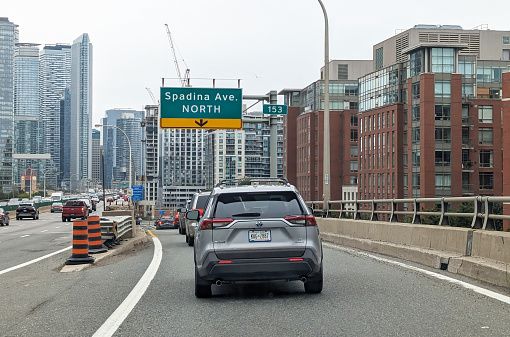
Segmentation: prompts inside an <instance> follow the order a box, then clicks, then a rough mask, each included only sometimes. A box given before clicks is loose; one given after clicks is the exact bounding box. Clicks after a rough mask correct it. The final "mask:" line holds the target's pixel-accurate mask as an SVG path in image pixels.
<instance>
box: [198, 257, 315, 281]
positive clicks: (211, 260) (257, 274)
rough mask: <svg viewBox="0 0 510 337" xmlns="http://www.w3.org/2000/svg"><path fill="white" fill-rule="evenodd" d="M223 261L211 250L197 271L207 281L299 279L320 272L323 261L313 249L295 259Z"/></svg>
mask: <svg viewBox="0 0 510 337" xmlns="http://www.w3.org/2000/svg"><path fill="white" fill-rule="evenodd" d="M229 261H231V262H229V263H220V260H219V259H218V258H217V256H216V254H215V253H214V252H210V253H209V254H208V255H207V257H206V259H205V261H204V263H203V264H202V267H201V268H198V274H199V275H200V277H202V278H203V279H205V280H208V281H215V280H222V281H231V282H235V281H269V280H299V279H301V278H302V277H312V276H315V275H317V273H319V271H320V265H321V261H320V260H319V259H318V258H317V256H316V255H315V254H314V253H313V252H312V251H311V250H310V249H307V250H305V253H304V254H303V255H302V256H296V257H295V258H292V259H291V258H263V259H237V260H229Z"/></svg>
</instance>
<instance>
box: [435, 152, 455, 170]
mask: <svg viewBox="0 0 510 337" xmlns="http://www.w3.org/2000/svg"><path fill="white" fill-rule="evenodd" d="M450 163H451V151H445V150H436V166H450Z"/></svg>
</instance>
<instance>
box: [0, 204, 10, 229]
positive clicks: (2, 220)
mask: <svg viewBox="0 0 510 337" xmlns="http://www.w3.org/2000/svg"><path fill="white" fill-rule="evenodd" d="M0 225H1V226H4V225H5V226H9V212H7V211H6V210H4V209H3V208H0Z"/></svg>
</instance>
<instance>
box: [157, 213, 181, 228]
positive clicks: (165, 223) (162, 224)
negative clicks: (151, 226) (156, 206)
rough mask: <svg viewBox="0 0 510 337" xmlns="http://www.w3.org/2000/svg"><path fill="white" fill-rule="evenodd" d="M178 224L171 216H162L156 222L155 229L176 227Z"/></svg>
mask: <svg viewBox="0 0 510 337" xmlns="http://www.w3.org/2000/svg"><path fill="white" fill-rule="evenodd" d="M178 226H179V224H178V223H176V222H175V218H174V217H173V216H163V217H161V219H159V220H158V221H157V222H156V229H164V228H177V227H178Z"/></svg>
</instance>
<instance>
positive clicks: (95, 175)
mask: <svg viewBox="0 0 510 337" xmlns="http://www.w3.org/2000/svg"><path fill="white" fill-rule="evenodd" d="M100 174H101V132H100V131H99V130H96V129H93V130H92V183H93V185H94V186H98V185H99V184H100V183H101V181H102V179H101V175H100Z"/></svg>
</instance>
